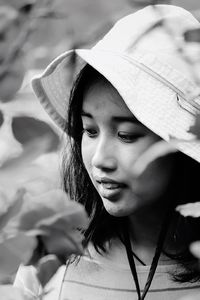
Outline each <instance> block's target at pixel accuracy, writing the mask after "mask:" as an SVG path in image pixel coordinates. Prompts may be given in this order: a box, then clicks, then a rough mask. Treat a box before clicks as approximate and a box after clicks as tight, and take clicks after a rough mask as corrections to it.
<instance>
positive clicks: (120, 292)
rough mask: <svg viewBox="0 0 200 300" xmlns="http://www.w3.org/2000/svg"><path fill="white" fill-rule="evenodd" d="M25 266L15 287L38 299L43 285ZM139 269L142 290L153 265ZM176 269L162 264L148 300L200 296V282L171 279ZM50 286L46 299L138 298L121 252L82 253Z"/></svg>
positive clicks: (172, 299)
mask: <svg viewBox="0 0 200 300" xmlns="http://www.w3.org/2000/svg"><path fill="white" fill-rule="evenodd" d="M118 252H119V251H118ZM116 257H118V260H117V261H116ZM24 268H27V267H23V268H21V270H19V272H18V274H17V277H16V281H15V286H18V287H21V288H22V289H23V290H24V291H26V293H28V294H29V296H31V295H32V297H30V299H36V296H37V295H38V294H39V293H40V288H39V286H38V285H37V284H36V281H35V279H34V278H33V270H32V272H31V271H30V270H29V271H28V272H27V271H26V272H24ZM29 268H30V267H29ZM136 268H137V273H138V279H139V283H140V287H141V290H143V288H144V286H145V283H146V280H147V276H148V273H149V268H150V266H141V265H139V266H136ZM176 270H177V266H176V265H171V264H163V265H159V266H158V267H157V270H156V273H155V275H154V279H153V282H152V284H151V287H150V290H149V291H148V293H147V295H146V297H145V300H169V299H170V300H179V299H180V300H181V299H182V297H183V296H187V295H191V294H194V293H199V295H200V283H193V284H192V283H176V282H174V281H173V280H172V279H171V277H170V273H171V272H174V271H176ZM48 289H49V290H50V291H51V292H50V293H48V294H47V295H46V296H45V297H44V300H58V299H59V300H138V297H137V292H136V288H135V284H134V281H133V277H132V274H131V271H130V268H129V265H128V262H126V260H124V258H123V259H121V258H120V256H119V253H118V254H117V255H116V254H114V255H112V256H110V255H107V256H106V255H104V256H101V255H99V254H98V253H96V252H95V251H90V256H88V255H87V256H83V257H81V258H80V260H79V261H78V262H73V263H71V264H70V265H69V266H68V267H66V268H65V267H64V266H63V267H62V268H61V270H60V271H59V272H58V274H57V275H56V276H55V278H53V280H52V281H51V282H50V284H49V286H48Z"/></svg>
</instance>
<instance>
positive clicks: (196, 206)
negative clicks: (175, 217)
mask: <svg viewBox="0 0 200 300" xmlns="http://www.w3.org/2000/svg"><path fill="white" fill-rule="evenodd" d="M176 211H178V212H179V213H180V214H181V215H182V216H184V217H193V218H199V217H200V202H195V203H187V204H183V205H178V206H177V207H176Z"/></svg>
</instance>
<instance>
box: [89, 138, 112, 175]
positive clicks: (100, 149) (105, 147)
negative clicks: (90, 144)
mask: <svg viewBox="0 0 200 300" xmlns="http://www.w3.org/2000/svg"><path fill="white" fill-rule="evenodd" d="M116 152H117V151H116V147H115V143H114V142H113V140H112V139H111V138H109V137H101V138H99V139H98V140H97V143H96V145H95V150H94V152H93V157H92V165H93V166H94V167H96V168H98V169H102V170H106V171H114V170H116V168H117V156H116Z"/></svg>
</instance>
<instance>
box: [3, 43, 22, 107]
mask: <svg viewBox="0 0 200 300" xmlns="http://www.w3.org/2000/svg"><path fill="white" fill-rule="evenodd" d="M7 46H9V45H7ZM0 72H1V68H0ZM24 75H25V67H24V63H23V58H22V57H20V56H19V55H18V56H17V57H16V59H15V61H13V62H12V65H11V66H10V65H9V66H8V69H7V71H6V72H4V74H3V75H2V76H0V101H2V102H7V101H10V100H13V98H14V95H15V94H16V92H17V91H18V90H19V88H20V87H21V84H22V81H23V79H24Z"/></svg>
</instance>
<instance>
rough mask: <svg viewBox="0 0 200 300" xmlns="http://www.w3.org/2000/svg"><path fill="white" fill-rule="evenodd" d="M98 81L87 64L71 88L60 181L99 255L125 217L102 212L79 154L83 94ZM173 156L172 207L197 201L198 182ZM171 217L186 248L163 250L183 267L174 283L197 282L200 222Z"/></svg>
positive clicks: (189, 164)
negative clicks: (84, 218) (195, 246)
mask: <svg viewBox="0 0 200 300" xmlns="http://www.w3.org/2000/svg"><path fill="white" fill-rule="evenodd" d="M98 79H101V80H102V79H103V76H102V75H101V74H100V73H99V72H97V71H96V70H95V69H93V68H92V67H91V66H89V65H86V66H85V67H84V68H83V69H82V71H81V72H80V73H79V75H78V77H77V79H76V81H75V83H74V85H73V88H72V91H71V95H70V102H69V109H68V120H67V122H66V128H65V131H66V132H67V135H68V139H69V141H68V143H67V148H66V149H65V155H64V159H63V166H64V168H63V170H64V174H63V175H64V176H63V178H64V188H65V190H66V192H67V193H68V194H69V196H70V198H71V199H72V200H74V201H77V202H79V203H81V204H83V205H84V207H85V209H86V211H87V213H88V215H89V219H90V223H89V226H88V228H87V230H86V231H85V233H84V234H85V241H84V245H85V246H87V245H88V243H89V242H91V243H92V244H93V245H94V247H95V249H96V250H97V251H98V252H100V253H101V252H104V251H106V247H105V245H106V243H107V242H109V241H110V240H111V239H112V238H114V237H120V235H121V233H122V232H123V230H124V226H125V225H124V224H125V222H124V218H120V217H113V216H111V215H110V214H108V213H107V211H106V210H105V208H104V206H103V203H102V201H101V198H100V196H99V194H98V193H97V191H96V189H95V188H94V186H93V184H92V182H91V180H90V178H89V176H88V173H87V171H86V169H85V167H84V164H83V160H82V155H81V139H82V131H83V127H82V121H81V110H82V103H83V95H84V92H85V91H86V90H87V88H88V87H89V86H90V85H91V84H92V83H94V82H95V81H96V80H98ZM104 80H106V79H104ZM173 155H174V172H173V176H172V178H171V181H170V183H169V186H168V189H167V193H166V194H165V196H164V197H165V198H166V199H169V198H172V201H173V208H175V206H176V205H177V204H184V203H188V202H195V201H198V199H197V195H198V194H197V191H198V185H199V179H198V177H196V176H195V174H198V173H199V171H200V167H199V164H198V163H197V162H196V161H194V160H193V159H191V158H190V157H188V156H186V155H184V154H183V153H181V152H178V153H176V154H173ZM162 201H165V199H162ZM174 218H175V219H176V222H177V227H176V232H174V236H176V237H177V239H183V240H184V241H185V245H186V247H185V249H184V250H182V251H181V253H176V254H170V253H168V251H167V250H166V251H165V250H163V252H164V253H165V254H166V255H167V256H169V257H170V258H172V259H175V260H176V261H177V262H178V263H179V264H180V265H181V266H182V267H183V271H182V272H180V273H178V274H174V278H175V279H176V280H178V281H180V282H185V281H194V280H199V279H200V276H199V272H198V271H196V270H195V268H194V267H193V265H194V264H195V262H196V260H195V258H194V257H192V255H191V254H190V252H189V250H188V245H189V244H190V243H191V242H192V241H194V240H198V239H200V230H199V229H200V226H199V225H200V222H199V220H195V219H192V218H183V217H182V216H180V215H179V214H178V213H175V212H174Z"/></svg>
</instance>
